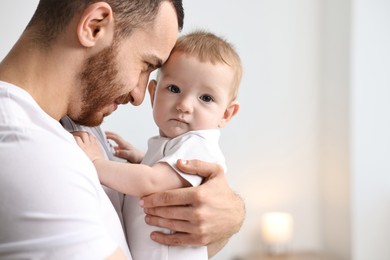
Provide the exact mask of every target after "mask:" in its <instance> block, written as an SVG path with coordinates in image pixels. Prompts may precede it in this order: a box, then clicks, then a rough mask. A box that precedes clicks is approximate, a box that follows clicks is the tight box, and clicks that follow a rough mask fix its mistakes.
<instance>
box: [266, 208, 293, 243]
mask: <svg viewBox="0 0 390 260" xmlns="http://www.w3.org/2000/svg"><path fill="white" fill-rule="evenodd" d="M292 233H293V218H292V216H291V214H289V213H285V212H268V213H265V214H264V215H263V216H262V218H261V234H262V237H263V240H264V242H265V243H266V244H267V245H268V246H286V245H287V244H288V242H289V241H290V240H291V238H292Z"/></svg>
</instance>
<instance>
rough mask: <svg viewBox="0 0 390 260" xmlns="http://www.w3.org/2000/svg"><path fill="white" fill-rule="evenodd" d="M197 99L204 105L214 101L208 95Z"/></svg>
mask: <svg viewBox="0 0 390 260" xmlns="http://www.w3.org/2000/svg"><path fill="white" fill-rule="evenodd" d="M199 98H200V100H202V101H204V102H206V103H210V102H212V101H214V99H213V98H212V97H211V96H209V95H202V96H200V97H199Z"/></svg>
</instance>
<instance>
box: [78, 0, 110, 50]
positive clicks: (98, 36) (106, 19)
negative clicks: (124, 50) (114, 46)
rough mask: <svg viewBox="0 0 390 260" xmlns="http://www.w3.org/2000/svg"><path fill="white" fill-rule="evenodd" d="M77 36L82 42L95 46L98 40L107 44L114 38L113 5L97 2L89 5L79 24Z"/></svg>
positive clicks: (82, 43) (88, 45) (85, 44)
mask: <svg viewBox="0 0 390 260" xmlns="http://www.w3.org/2000/svg"><path fill="white" fill-rule="evenodd" d="M77 37H78V39H79V41H80V44H81V45H83V46H85V47H93V46H95V45H96V44H97V42H98V41H102V40H103V43H104V45H103V46H107V45H108V44H109V43H110V42H111V41H112V40H113V38H114V19H113V13H112V9H111V6H110V5H109V4H107V3H105V2H97V3H94V4H91V5H90V6H88V8H87V9H85V10H84V12H83V14H82V15H81V17H80V21H79V23H78V25H77Z"/></svg>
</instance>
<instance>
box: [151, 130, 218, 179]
mask: <svg viewBox="0 0 390 260" xmlns="http://www.w3.org/2000/svg"><path fill="white" fill-rule="evenodd" d="M218 137H219V135H218V136H215V134H212V135H209V134H205V133H204V132H197V131H192V132H189V133H187V134H184V135H181V136H179V137H176V138H174V139H172V140H171V141H169V142H168V144H167V145H166V147H165V151H164V157H163V158H162V159H161V160H159V162H166V163H168V164H169V165H170V166H171V167H172V168H173V169H174V170H175V171H176V172H177V173H178V174H179V175H180V176H181V177H183V178H184V179H185V180H187V181H188V182H189V183H190V184H191V185H192V186H198V185H200V184H201V183H202V180H203V178H202V177H200V176H198V175H193V174H187V173H184V172H182V171H180V170H179V169H178V168H177V166H176V162H177V160H178V159H183V160H193V159H197V160H202V161H205V162H211V163H219V164H221V165H223V166H224V165H225V161H224V159H223V156H222V153H221V152H220V149H219V147H218Z"/></svg>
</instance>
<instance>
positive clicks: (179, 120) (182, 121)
mask: <svg viewBox="0 0 390 260" xmlns="http://www.w3.org/2000/svg"><path fill="white" fill-rule="evenodd" d="M172 120H174V121H178V122H180V123H184V124H188V122H187V121H186V120H184V119H183V118H179V117H176V118H173V119H172Z"/></svg>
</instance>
